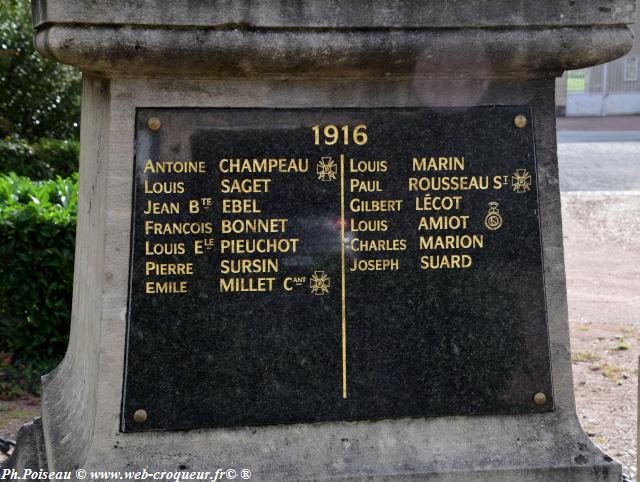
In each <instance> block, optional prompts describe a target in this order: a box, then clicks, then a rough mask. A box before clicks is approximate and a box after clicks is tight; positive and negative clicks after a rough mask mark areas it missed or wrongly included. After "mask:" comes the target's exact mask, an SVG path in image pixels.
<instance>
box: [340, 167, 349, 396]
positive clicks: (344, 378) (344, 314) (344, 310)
mask: <svg viewBox="0 0 640 482" xmlns="http://www.w3.org/2000/svg"><path fill="white" fill-rule="evenodd" d="M345 222H346V220H345V218H344V154H340V255H341V258H342V263H341V264H342V266H341V267H342V398H347V288H346V284H345V278H346V276H345V262H344V223H345Z"/></svg>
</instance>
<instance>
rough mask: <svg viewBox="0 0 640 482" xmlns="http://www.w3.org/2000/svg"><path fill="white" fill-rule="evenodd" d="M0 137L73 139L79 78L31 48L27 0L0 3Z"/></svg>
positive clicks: (77, 121)
mask: <svg viewBox="0 0 640 482" xmlns="http://www.w3.org/2000/svg"><path fill="white" fill-rule="evenodd" d="M0 3H1V7H0V86H1V88H0V137H2V138H6V137H7V136H11V137H21V138H25V139H28V140H37V139H40V138H42V137H50V138H54V139H69V138H77V137H78V132H79V130H78V123H79V119H80V74H79V73H78V71H77V70H75V69H73V68H71V67H67V66H64V65H61V64H59V63H57V62H55V61H53V60H50V59H46V58H44V57H42V56H41V55H40V54H38V52H37V51H36V50H35V48H34V47H33V27H32V24H31V11H30V2H29V0H1V2H0Z"/></svg>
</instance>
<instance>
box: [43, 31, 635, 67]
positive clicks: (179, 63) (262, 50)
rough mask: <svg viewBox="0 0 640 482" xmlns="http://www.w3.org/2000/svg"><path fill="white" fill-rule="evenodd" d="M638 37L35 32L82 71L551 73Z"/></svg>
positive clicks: (622, 48)
mask: <svg viewBox="0 0 640 482" xmlns="http://www.w3.org/2000/svg"><path fill="white" fill-rule="evenodd" d="M632 43H633V35H632V33H631V31H630V30H629V29H628V28H627V27H626V26H619V25H618V26H611V27H598V28H585V27H576V28H553V29H552V28H540V29H533V30H528V29H522V28H511V29H504V28H499V29H481V28H469V29H465V30H447V29H425V30H403V31H395V30H393V31H375V30H374V31H370V30H349V31H331V30H326V29H323V30H320V31H307V30H292V31H287V30H285V31H282V30H258V31H256V30H247V29H240V28H235V27H234V28H230V29H195V30H194V29H177V30H167V29H166V28H147V27H145V28H131V27H129V26H101V25H96V26H93V27H91V28H85V27H82V26H80V27H79V26H67V25H53V26H48V27H44V28H43V29H41V30H39V31H38V33H37V34H36V38H35V44H36V47H37V48H38V50H39V51H40V52H41V53H43V54H44V55H46V56H48V57H50V58H52V59H55V60H57V61H59V62H62V63H66V64H71V65H75V66H78V67H80V68H81V69H82V70H83V71H91V72H101V73H102V74H103V75H107V76H114V75H116V74H120V75H127V73H128V72H132V71H135V72H137V73H138V74H139V75H140V74H150V73H153V74H167V75H179V74H182V75H188V74H191V75H199V76H206V77H208V78H229V77H256V76H260V77H264V76H270V77H276V78H284V77H286V76H295V77H302V76H307V77H313V78H336V77H346V78H354V77H362V76H363V75H376V76H390V77H400V76H405V77H412V78H434V77H435V78H461V77H465V78H475V79H477V78H506V77H513V78H522V77H540V76H543V77H544V76H550V75H556V74H560V73H561V72H562V70H565V69H578V68H582V67H587V66H590V65H594V64H597V63H602V62H607V61H609V60H613V59H615V58H618V57H621V56H622V55H624V54H625V53H627V52H628V51H629V49H631V46H632ZM293 59H295V60H293Z"/></svg>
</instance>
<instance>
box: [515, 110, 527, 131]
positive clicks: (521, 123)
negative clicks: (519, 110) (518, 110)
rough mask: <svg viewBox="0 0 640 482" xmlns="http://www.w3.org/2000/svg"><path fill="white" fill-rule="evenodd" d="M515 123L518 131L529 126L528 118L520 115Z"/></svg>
mask: <svg viewBox="0 0 640 482" xmlns="http://www.w3.org/2000/svg"><path fill="white" fill-rule="evenodd" d="M513 123H514V124H515V126H516V127H517V128H518V129H522V128H523V127H524V126H526V125H527V117H526V116H524V115H522V114H518V115H517V116H516V117H515V119H513Z"/></svg>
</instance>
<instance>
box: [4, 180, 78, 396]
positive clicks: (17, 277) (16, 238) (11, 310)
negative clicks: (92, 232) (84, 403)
mask: <svg viewBox="0 0 640 482" xmlns="http://www.w3.org/2000/svg"><path fill="white" fill-rule="evenodd" d="M77 187H78V186H77V175H74V176H72V177H70V178H68V179H63V178H60V177H58V178H57V179H56V180H52V181H32V180H30V179H28V178H25V177H19V176H16V175H15V174H14V173H11V174H9V175H0V397H2V396H5V397H6V396H13V395H16V390H19V389H20V388H22V389H24V390H25V391H29V392H31V393H34V392H37V388H38V378H39V375H41V374H42V373H43V372H45V371H48V370H49V369H50V368H52V367H53V366H55V364H56V363H57V362H58V361H59V360H60V358H61V357H62V356H63V355H64V352H65V350H66V347H67V341H68V332H69V320H70V318H71V298H72V286H73V257H74V244H75V227H76V212H77ZM16 387H18V388H16Z"/></svg>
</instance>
